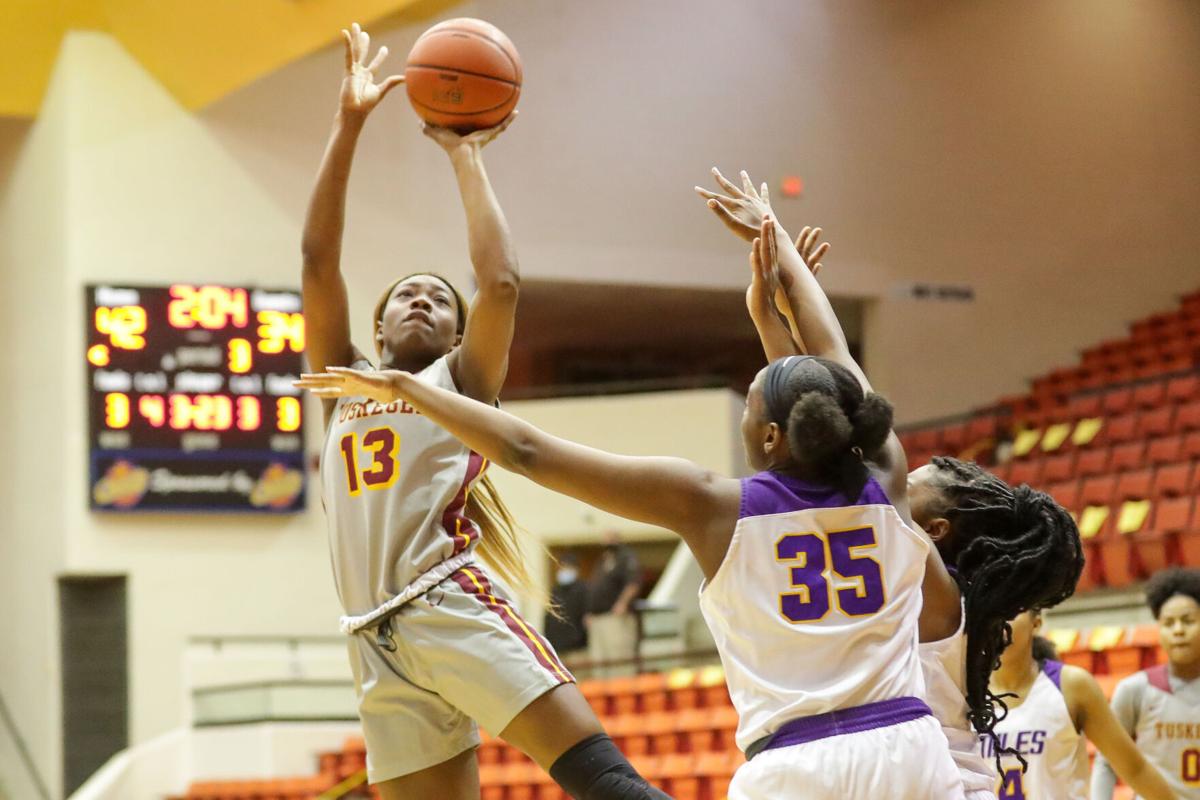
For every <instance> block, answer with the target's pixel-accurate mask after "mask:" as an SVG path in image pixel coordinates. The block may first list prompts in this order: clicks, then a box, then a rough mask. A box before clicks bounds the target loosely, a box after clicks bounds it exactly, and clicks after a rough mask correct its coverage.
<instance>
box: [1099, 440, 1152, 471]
mask: <svg viewBox="0 0 1200 800" xmlns="http://www.w3.org/2000/svg"><path fill="white" fill-rule="evenodd" d="M1145 452H1146V443H1145V442H1144V441H1136V442H1126V443H1125V444H1118V445H1115V446H1114V447H1113V449H1112V457H1111V458H1110V459H1109V462H1108V468H1109V469H1111V470H1112V471H1113V472H1123V471H1125V470H1129V469H1137V468H1138V467H1140V466H1142V464H1144V463H1145Z"/></svg>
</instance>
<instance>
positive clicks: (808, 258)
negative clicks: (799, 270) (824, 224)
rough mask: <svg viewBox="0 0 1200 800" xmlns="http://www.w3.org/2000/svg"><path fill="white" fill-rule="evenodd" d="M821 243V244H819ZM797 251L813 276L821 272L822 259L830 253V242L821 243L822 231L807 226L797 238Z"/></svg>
mask: <svg viewBox="0 0 1200 800" xmlns="http://www.w3.org/2000/svg"><path fill="white" fill-rule="evenodd" d="M818 242H820V244H818ZM796 249H797V250H798V251H800V257H801V258H803V259H804V263H805V264H807V265H808V268H809V270H811V271H812V274H813V275H816V274H817V273H818V272H820V271H821V266H822V264H821V259H823V258H824V257H825V254H826V253H828V252H829V242H821V229H820V228H810V227H809V226H807V225H805V226H804V230H802V231H800V235H799V236H797V237H796Z"/></svg>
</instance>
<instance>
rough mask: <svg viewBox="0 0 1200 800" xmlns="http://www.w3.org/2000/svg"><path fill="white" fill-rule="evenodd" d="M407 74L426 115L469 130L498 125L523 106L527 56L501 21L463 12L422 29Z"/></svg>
mask: <svg viewBox="0 0 1200 800" xmlns="http://www.w3.org/2000/svg"><path fill="white" fill-rule="evenodd" d="M404 77H405V85H406V86H407V87H408V99H409V101H410V102H411V103H412V105H413V108H414V109H416V112H417V114H418V115H419V116H420V117H421V119H423V120H425V121H426V122H427V123H429V124H430V125H436V126H438V127H443V128H452V129H453V130H455V131H457V132H459V133H469V132H471V131H475V130H480V129H482V128H490V127H492V126H494V125H498V124H499V123H500V122H502V121H503V120H504V118H505V117H507V116H508V115H509V114H511V113H512V111H513V109H514V108H516V107H517V99H518V98H519V97H520V96H521V56H520V55H519V54H518V53H517V48H515V47H513V43H512V42H511V41H509V38H508V37H507V36H505V35H504V32H503V31H501V30H500V29H499V28H497V27H496V26H495V25H492V24H491V23H488V22H484V21H483V20H480V19H471V18H468V17H462V18H459V19H451V20H447V21H446V22H442V23H439V24H437V25H434V26H433V27H432V28H430V29H429V30H427V31H425V33H423V34H421V38H420V39H417V43H416V44H415V45H413V48H412V50H411V51H410V52H409V54H408V63H407V65H406V67H405V69H404Z"/></svg>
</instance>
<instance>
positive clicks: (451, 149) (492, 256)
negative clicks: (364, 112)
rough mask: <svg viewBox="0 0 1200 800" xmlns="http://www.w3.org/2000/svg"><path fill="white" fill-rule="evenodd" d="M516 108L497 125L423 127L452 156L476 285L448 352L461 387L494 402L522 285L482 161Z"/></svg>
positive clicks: (505, 223)
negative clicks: (458, 129)
mask: <svg viewBox="0 0 1200 800" xmlns="http://www.w3.org/2000/svg"><path fill="white" fill-rule="evenodd" d="M516 114H517V112H515V111H514V112H513V113H512V114H511V115H510V116H509V117H508V118H507V119H505V120H504V121H503V122H501V123H500V124H499V125H497V126H496V127H494V128H488V129H486V130H481V131H475V132H474V133H471V134H468V135H466V136H460V135H458V134H456V133H455V132H454V131H451V130H448V129H446V128H435V127H432V126H429V125H426V126H425V127H424V131H425V134H426V135H427V136H429V138H431V139H433V140H434V141H435V142H437V143H438V144H439V145H441V147H442V148H443V149H444V150H445V151H446V153H447V154H448V155H449V156H450V163H451V164H453V165H454V176H455V177H456V178H457V179H458V191H459V194H460V195H461V196H462V203H463V210H464V211H466V215H467V240H468V245H469V250H470V254H471V266H472V268H473V269H474V271H475V284H476V287H477V291H476V293H475V297H474V298H473V299H472V300H471V306H470V311H469V312H468V314H467V325H466V328H465V330H464V331H463V339H462V344H461V345H460V346H459V347H458V348H457V349H456V350H455V351H454V352H453V353H451V355H450V368H451V370H452V371H453V373H454V378H455V380H456V381H457V383H458V388H459V389H460V390H462V392H463V393H464V394H466V395H467V396H468V397H473V398H475V399H477V400H482V401H484V402H485V403H490V402H492V401H493V400H495V399H496V397H497V396H498V395H499V394H500V388H501V387H502V386H503V385H504V378H505V376H506V375H507V374H508V349H509V346H510V345H511V344H512V338H513V327H514V324H515V316H516V312H517V296H518V294H519V290H520V281H521V279H520V270H519V269H518V267H517V252H516V249H515V248H514V247H513V242H512V235H511V234H510V233H509V230H508V221H507V220H505V218H504V212H503V211H502V210H501V208H500V202H499V201H498V200H497V199H496V194H495V192H493V191H492V184H491V181H489V180H488V175H487V170H485V169H484V166H483V148H484V146H485V145H486V144H488V142H490V141H492V140H493V139H495V138H496V137H497V136H499V135H500V134H501V133H502V132H503V131H504V129H505V128H507V127H508V126H509V125H510V124H511V123H512V121H513V120H514V119H515V118H516Z"/></svg>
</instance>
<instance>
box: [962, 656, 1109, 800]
mask: <svg viewBox="0 0 1200 800" xmlns="http://www.w3.org/2000/svg"><path fill="white" fill-rule="evenodd" d="M1062 666H1063V665H1062V664H1061V663H1060V662H1058V661H1046V662H1044V664H1043V666H1042V671H1041V672H1039V673H1038V676H1037V677H1036V678H1035V679H1034V681H1033V685H1032V686H1031V687H1030V688H1029V695H1028V696H1027V697H1026V698H1025V699H1024V702H1022V703H1021V704H1020V705H1019V706H1016V707H1015V708H1011V709H1009V711H1008V714H1007V716H1005V718H1004V719H1003V720H1001V721H1000V722H998V723H997V724H996V735H997V736H999V738H1000V744H1001V745H1002V746H1003V747H1006V748H1011V749H1014V750H1016V751H1017V752H1019V753H1020V754H1021V755H1022V756H1024V757H1025V761H1026V762H1027V763H1028V764H1029V767H1028V769H1026V770H1025V772H1024V774H1022V772H1021V762H1020V761H1018V760H1017V759H1016V757H1014V756H1011V755H1005V756H1003V758H1002V759H1001V765H1002V766H1003V768H1004V774H1003V783H1001V784H1000V788H998V789H997V790H996V795H997V797H999V798H1001V800H1088V757H1087V741H1086V740H1085V739H1084V737H1083V736H1082V735H1081V734H1080V733H1079V732H1078V731H1076V730H1075V723H1074V722H1073V721H1072V720H1071V714H1070V711H1068V709H1067V702H1066V700H1065V699H1063V695H1062V688H1061V686H1062ZM980 744H981V749H982V755H983V757H984V758H988V759H994V757H995V756H994V748H993V746H992V740H991V738H989V737H986V736H982V737H980Z"/></svg>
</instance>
